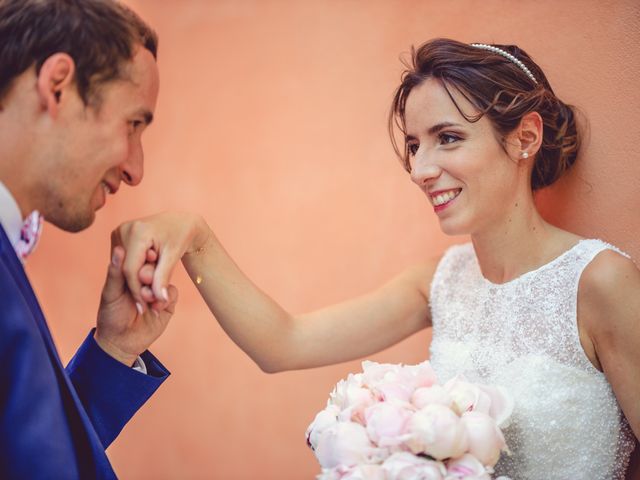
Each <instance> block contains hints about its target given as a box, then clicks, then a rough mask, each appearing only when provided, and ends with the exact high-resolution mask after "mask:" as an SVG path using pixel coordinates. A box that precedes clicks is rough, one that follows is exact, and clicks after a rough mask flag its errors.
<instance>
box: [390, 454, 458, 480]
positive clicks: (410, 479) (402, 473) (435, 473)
mask: <svg viewBox="0 0 640 480" xmlns="http://www.w3.org/2000/svg"><path fill="white" fill-rule="evenodd" d="M382 468H383V469H384V471H385V472H386V473H387V478H388V480H442V479H443V478H444V475H445V474H446V473H447V469H446V468H445V467H444V464H443V463H442V462H434V461H433V460H427V459H426V458H422V457H417V456H415V455H413V454H411V453H409V452H398V453H394V454H393V455H391V456H390V457H389V458H387V459H386V460H385V461H384V463H383V464H382Z"/></svg>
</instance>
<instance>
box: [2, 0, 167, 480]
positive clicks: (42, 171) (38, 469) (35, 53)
mask: <svg viewBox="0 0 640 480" xmlns="http://www.w3.org/2000/svg"><path fill="white" fill-rule="evenodd" d="M156 50H157V37H156V35H155V33H154V32H153V31H152V30H151V29H150V28H149V27H148V26H147V25H146V24H145V23H144V22H143V21H142V20H141V19H140V18H139V17H138V16H136V15H135V14H134V13H133V12H131V11H130V10H129V9H127V8H126V7H124V6H122V5H120V4H118V3H116V2H114V1H109V0H0V225H1V228H0V365H1V366H2V375H1V376H0V477H2V478H30V479H31V478H36V479H39V478H64V479H67V478H69V479H78V478H92V479H93V478H98V479H113V478H116V477H115V474H114V472H113V470H112V468H111V466H110V464H109V460H108V459H107V456H106V454H105V449H106V448H107V447H108V446H109V444H110V443H111V442H112V441H113V440H114V438H115V437H116V436H117V435H118V433H119V432H120V431H121V429H122V428H123V427H124V425H125V424H126V423H127V421H128V420H129V419H130V418H131V417H132V416H133V415H134V414H135V412H136V411H137V410H138V409H139V408H140V407H141V406H142V405H143V404H144V403H145V401H146V400H147V399H148V398H149V397H150V396H151V395H152V394H153V392H154V391H155V390H156V389H157V388H158V387H159V385H160V384H161V383H162V382H163V381H164V380H165V379H166V378H167V376H168V375H169V372H168V371H167V370H166V369H165V368H164V367H163V366H162V364H160V362H158V360H156V359H155V357H154V356H153V355H151V353H149V352H148V351H146V349H147V347H148V346H149V345H151V343H152V342H153V341H154V340H155V339H156V338H158V336H160V335H161V334H162V332H163V331H164V329H165V327H166V325H167V322H168V321H169V319H170V317H171V315H172V314H173V308H174V304H175V301H176V298H177V292H176V290H175V288H174V287H170V288H169V289H168V290H166V291H164V292H163V296H164V299H163V300H162V301H160V302H156V303H154V304H153V305H152V307H153V310H151V309H149V308H147V306H146V305H143V304H136V303H135V302H134V301H133V300H132V298H131V296H130V295H129V293H128V290H127V288H126V286H125V282H124V277H123V274H122V262H123V260H124V251H123V250H122V249H121V247H116V248H114V249H113V251H112V260H111V263H110V265H109V268H108V273H107V279H106V282H105V285H104V289H103V291H102V297H101V302H100V308H99V311H98V315H97V325H96V328H95V329H94V330H92V331H91V332H90V333H89V335H88V336H87V338H86V340H85V341H84V343H83V344H82V345H81V346H80V348H79V350H78V352H77V353H76V355H75V356H74V357H73V359H72V360H71V362H70V363H69V365H68V366H67V367H66V369H65V368H63V366H62V364H61V363H60V359H59V357H58V354H57V352H56V348H55V346H54V343H53V341H52V338H51V334H50V332H49V329H48V327H47V324H46V321H45V319H44V317H43V314H42V311H41V310H40V307H39V305H38V301H37V300H36V297H35V295H34V293H33V291H32V290H31V286H30V284H29V280H28V279H27V277H26V275H25V271H24V269H23V262H25V261H26V260H27V256H28V254H29V253H30V251H31V250H32V249H33V247H34V245H35V242H36V241H37V238H38V236H39V230H40V226H41V222H42V219H44V220H46V221H48V222H50V223H52V224H54V225H56V226H57V227H59V228H61V229H63V230H66V231H69V232H77V231H80V230H83V229H85V228H87V227H88V226H89V225H91V223H92V222H93V220H94V217H95V211H96V210H98V209H99V208H101V207H102V206H103V205H104V203H105V201H106V198H107V196H108V195H111V194H114V193H116V191H117V190H118V188H119V186H120V184H121V182H124V183H126V184H128V185H132V186H134V185H137V184H138V183H140V181H141V180H142V172H143V152H142V145H141V143H140V142H141V140H140V136H141V134H142V132H143V131H144V129H145V128H146V126H147V125H148V124H149V123H150V122H151V120H152V117H153V111H154V108H155V104H156V97H157V94H158V69H157V66H156V61H155V57H156ZM149 256H150V257H149V260H150V261H153V260H154V258H153V252H152V251H151V252H150V253H149Z"/></svg>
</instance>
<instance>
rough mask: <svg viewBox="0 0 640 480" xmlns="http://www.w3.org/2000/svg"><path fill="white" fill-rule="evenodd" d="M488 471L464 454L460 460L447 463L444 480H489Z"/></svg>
mask: <svg viewBox="0 0 640 480" xmlns="http://www.w3.org/2000/svg"><path fill="white" fill-rule="evenodd" d="M489 473H490V470H487V469H486V468H485V467H484V466H483V465H482V463H480V462H479V461H478V459H477V458H476V457H474V456H473V455H470V454H468V453H465V454H464V455H462V456H461V457H460V458H455V459H453V460H449V461H448V462H447V476H446V478H445V480H458V479H464V480H491V475H490V474H489Z"/></svg>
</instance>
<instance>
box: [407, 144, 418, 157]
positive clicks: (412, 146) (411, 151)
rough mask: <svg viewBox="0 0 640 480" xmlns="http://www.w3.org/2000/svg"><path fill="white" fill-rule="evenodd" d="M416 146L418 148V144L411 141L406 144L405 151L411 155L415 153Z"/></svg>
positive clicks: (416, 151)
mask: <svg viewBox="0 0 640 480" xmlns="http://www.w3.org/2000/svg"><path fill="white" fill-rule="evenodd" d="M418 148H420V145H418V144H417V143H411V144H409V145H407V151H408V152H409V155H411V156H412V157H413V156H415V154H416V153H418Z"/></svg>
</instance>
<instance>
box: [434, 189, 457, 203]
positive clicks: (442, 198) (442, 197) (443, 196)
mask: <svg viewBox="0 0 640 480" xmlns="http://www.w3.org/2000/svg"><path fill="white" fill-rule="evenodd" d="M458 193H459V190H449V191H448V192H444V193H440V194H438V195H436V196H435V197H432V198H433V204H434V205H435V206H436V207H439V206H440V205H443V204H445V203H447V202H450V201H451V200H453V199H454V198H456V197H457V196H458Z"/></svg>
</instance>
